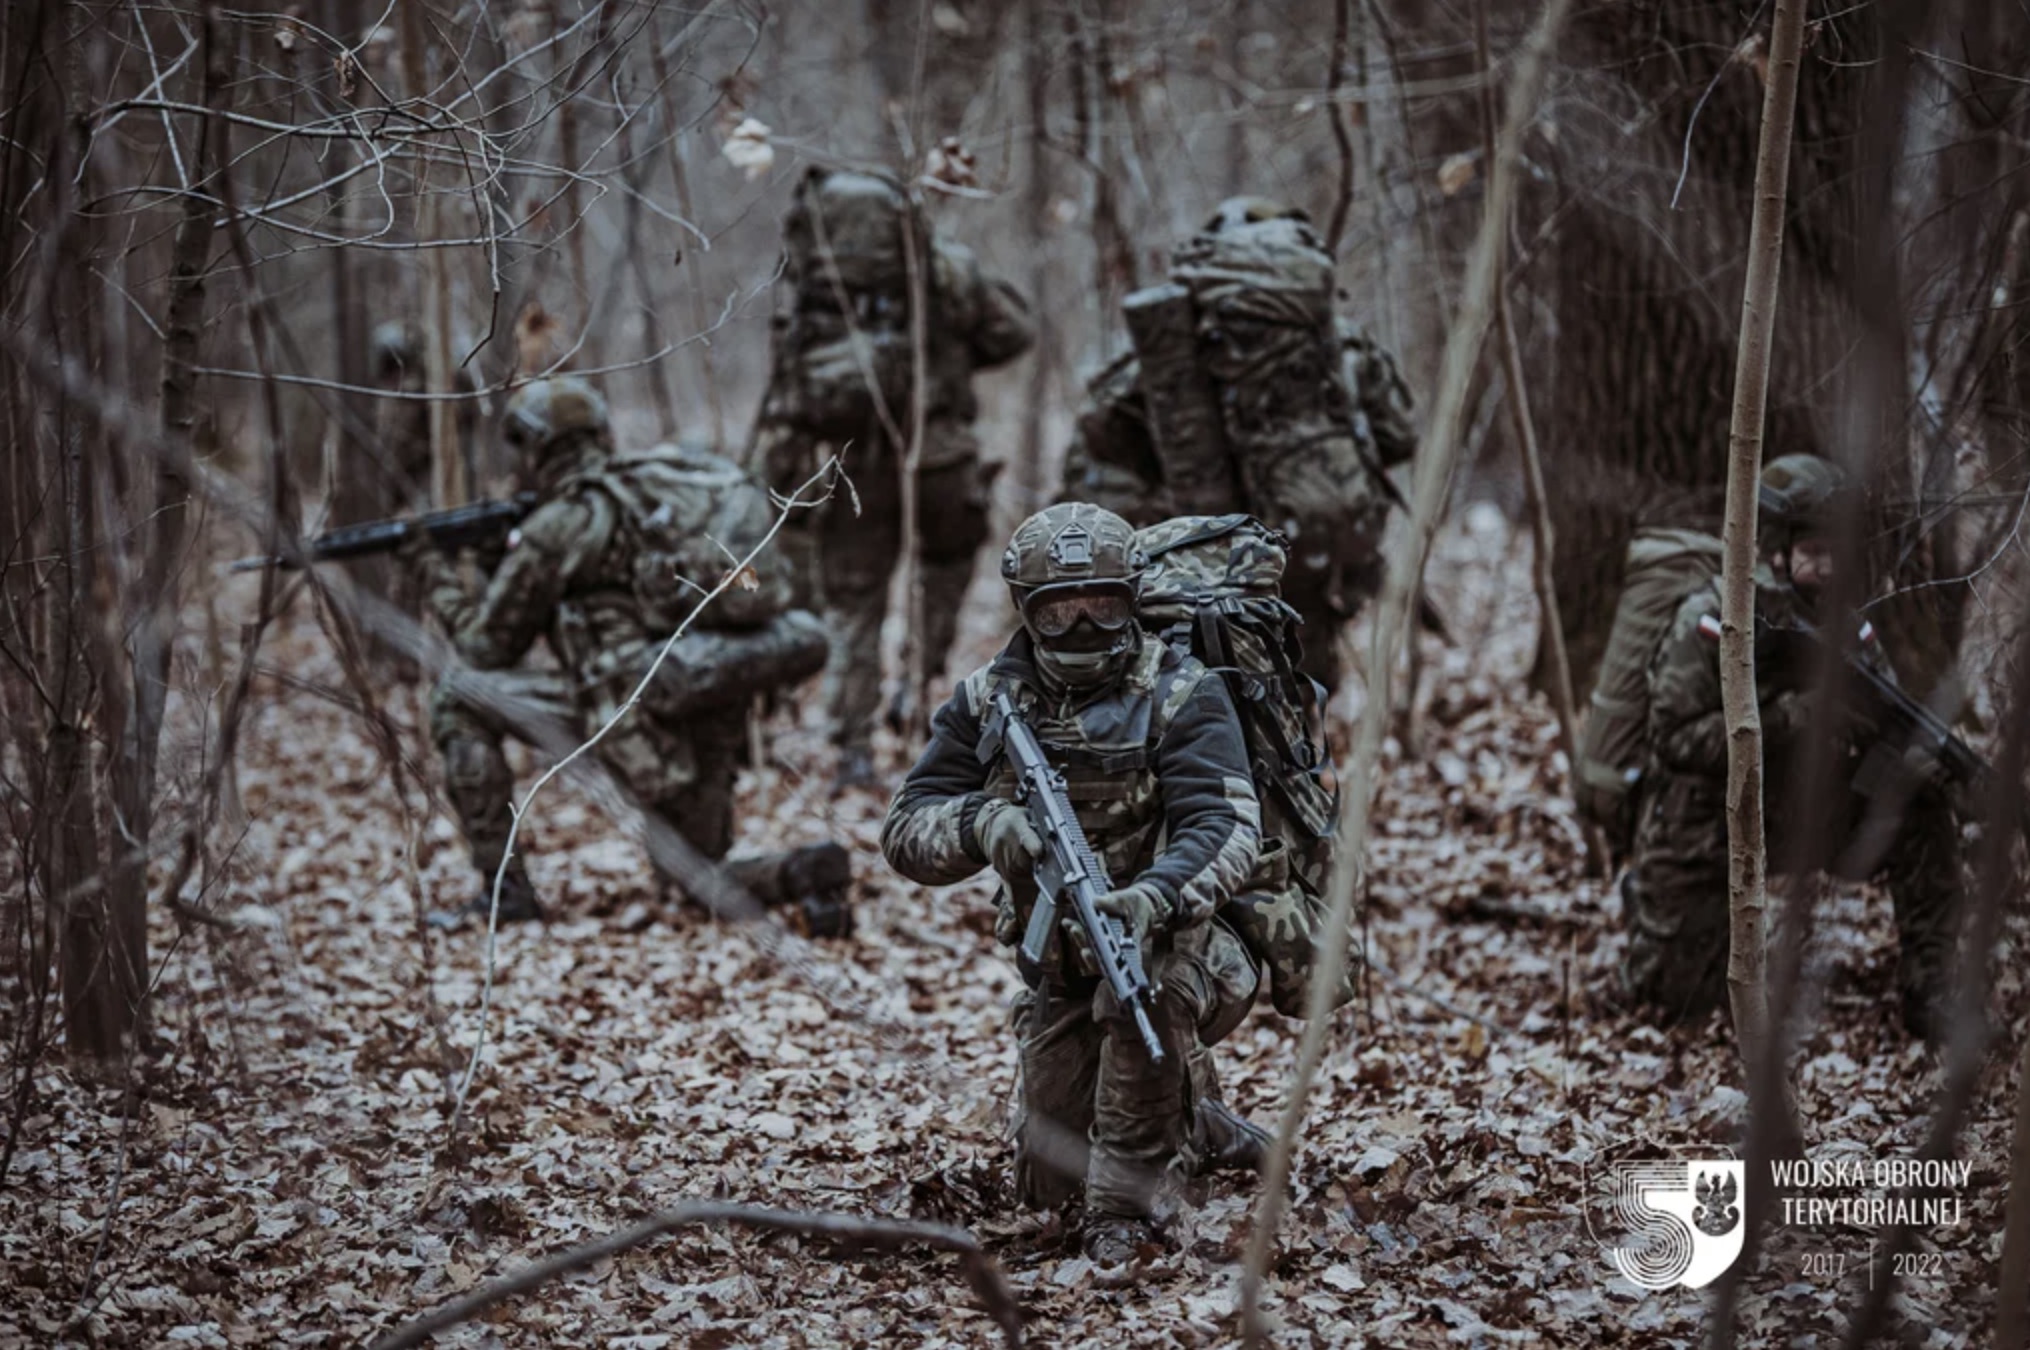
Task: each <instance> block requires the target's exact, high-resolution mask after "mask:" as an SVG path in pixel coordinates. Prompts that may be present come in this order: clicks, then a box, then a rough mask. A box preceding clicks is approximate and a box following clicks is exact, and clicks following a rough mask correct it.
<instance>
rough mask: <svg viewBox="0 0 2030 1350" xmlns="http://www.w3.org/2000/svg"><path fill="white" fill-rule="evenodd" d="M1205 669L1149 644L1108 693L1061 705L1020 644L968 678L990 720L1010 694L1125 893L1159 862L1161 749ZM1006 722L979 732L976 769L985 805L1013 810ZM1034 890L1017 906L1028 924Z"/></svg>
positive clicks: (995, 721)
mask: <svg viewBox="0 0 2030 1350" xmlns="http://www.w3.org/2000/svg"><path fill="white" fill-rule="evenodd" d="M1206 675H1207V672H1206V669H1205V667H1204V666H1203V665H1201V664H1200V663H1199V662H1198V661H1196V660H1194V659H1192V658H1190V657H1179V656H1178V655H1177V654H1176V653H1174V652H1172V651H1171V650H1170V649H1169V648H1167V647H1165V646H1164V645H1163V644H1162V643H1161V642H1159V641H1157V640H1156V639H1155V638H1153V637H1146V636H1145V637H1144V638H1143V639H1142V645H1141V648H1140V650H1139V651H1137V652H1136V653H1135V655H1134V658H1133V662H1132V664H1130V666H1129V667H1128V670H1127V672H1126V673H1125V674H1123V675H1122V676H1121V678H1120V679H1119V680H1117V681H1116V682H1115V683H1114V684H1113V685H1112V686H1110V687H1109V688H1108V689H1107V690H1106V691H1105V692H1104V693H1101V694H1097V695H1094V696H1092V697H1090V698H1087V699H1083V700H1082V699H1080V698H1078V697H1076V696H1073V697H1071V698H1067V699H1056V698H1053V697H1051V696H1050V695H1048V694H1046V693H1044V692H1043V690H1042V687H1041V682H1040V681H1039V679H1038V678H1037V675H1036V673H1035V668H1034V667H1033V666H1032V665H1031V664H1030V647H1029V639H1028V636H1027V635H1026V634H1021V635H1018V636H1017V637H1016V639H1015V641H1013V642H1011V643H1010V644H1009V645H1008V647H1007V649H1006V650H1004V651H1003V652H1002V653H1001V655H1000V656H998V657H996V658H995V659H994V661H993V663H992V664H991V665H989V666H988V667H987V668H986V669H985V670H982V671H980V672H978V673H976V674H974V675H972V676H970V677H968V681H967V683H968V684H969V685H970V686H971V688H970V690H969V697H970V701H971V703H972V706H973V707H975V708H979V709H988V710H991V709H992V708H993V706H994V703H993V700H994V696H995V695H996V694H998V693H1001V692H1003V691H1006V692H1007V693H1008V694H1009V696H1010V698H1011V700H1012V701H1013V702H1014V704H1015V707H1016V710H1017V711H1018V712H1020V713H1021V714H1022V716H1023V718H1024V719H1025V720H1026V721H1027V722H1028V723H1029V727H1030V730H1032V731H1034V732H1035V733H1036V739H1037V741H1038V742H1039V743H1040V744H1041V745H1042V746H1043V751H1044V753H1045V754H1046V755H1048V756H1049V757H1050V762H1051V763H1052V764H1053V765H1054V766H1056V767H1057V769H1058V770H1059V771H1060V772H1062V773H1063V774H1064V779H1065V791H1066V795H1068V796H1069V797H1070V798H1071V805H1072V810H1073V811H1075V812H1076V813H1077V814H1078V823H1079V825H1080V826H1081V827H1082V828H1083V829H1084V830H1085V833H1086V839H1087V841H1088V842H1089V843H1091V844H1092V846H1093V852H1094V853H1096V854H1097V855H1099V858H1100V861H1101V862H1103V863H1104V864H1106V868H1107V875H1108V876H1109V877H1110V878H1112V879H1113V881H1114V882H1115V883H1116V884H1119V885H1126V884H1127V883H1129V882H1131V881H1133V880H1134V879H1135V878H1136V877H1137V876H1140V875H1141V874H1142V873H1143V872H1145V871H1147V870H1148V868H1149V867H1150V865H1151V864H1152V863H1154V862H1155V860H1156V851H1157V845H1158V843H1159V842H1160V840H1159V836H1160V835H1161V834H1162V829H1163V794H1162V790H1161V787H1160V785H1159V784H1158V782H1157V779H1156V748H1157V746H1158V745H1160V744H1161V743H1162V740H1163V737H1164V735H1165V733H1167V732H1168V731H1169V730H1170V724H1171V722H1172V721H1174V720H1175V719H1176V716H1177V713H1178V710H1179V709H1181V708H1183V706H1184V704H1185V702H1186V701H1187V700H1188V699H1189V698H1190V697H1191V694H1192V691H1193V690H1195V689H1196V688H1197V687H1198V682H1199V681H1200V680H1202V679H1205V678H1206ZM1002 735H1003V730H1002V726H1001V719H1000V717H999V715H998V714H995V713H993V712H991V711H988V712H987V713H986V715H985V720H984V722H983V723H982V725H981V728H980V741H979V756H980V763H981V764H982V765H983V766H985V767H986V768H987V771H988V773H987V783H986V789H985V790H986V792H987V794H988V795H989V796H993V797H1003V798H1006V799H1008V800H1011V801H1012V800H1013V799H1014V797H1015V770H1014V768H1013V767H1012V766H1011V765H1010V764H1009V763H1008V758H1007V756H1006V755H1005V754H1004V753H1003V750H1002ZM1034 896H1035V893H1034V891H1033V890H1030V891H1028V893H1026V894H1023V893H1020V892H1018V894H1017V896H1016V899H1017V902H1018V907H1019V908H1020V910H1021V912H1022V917H1023V919H1024V921H1025V922H1026V921H1027V918H1028V906H1029V903H1030V901H1031V900H1033V899H1034Z"/></svg>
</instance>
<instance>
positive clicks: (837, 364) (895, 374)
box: [770, 168, 932, 440]
mask: <svg viewBox="0 0 2030 1350" xmlns="http://www.w3.org/2000/svg"><path fill="white" fill-rule="evenodd" d="M910 230H914V231H915V232H916V241H917V248H916V257H917V260H918V265H919V266H921V267H923V268H924V269H925V276H926V278H928V277H929V276H930V275H931V269H932V261H931V256H932V255H931V248H930V234H929V230H928V229H927V227H926V226H925V224H924V222H923V220H922V218H921V213H920V212H919V211H918V210H917V209H916V207H915V206H914V204H913V203H911V202H910V201H909V199H908V197H907V196H906V195H905V194H904V193H903V191H902V189H901V188H900V187H899V186H897V185H896V184H895V183H893V182H891V181H890V180H888V179H886V178H882V177H877V176H875V175H873V174H864V173H848V172H835V171H830V170H825V169H817V168H814V169H812V170H811V171H810V172H809V173H808V174H806V175H805V176H804V179H803V181H802V182H801V183H799V184H798V185H797V190H796V198H795V200H794V201H793V202H792V203H791V206H790V209H789V213H788V215H786V216H785V217H784V218H783V225H782V236H783V252H784V257H783V285H782V288H781V294H782V296H783V302H782V303H781V304H779V306H778V313H777V315H776V319H775V324H776V332H775V341H776V384H775V386H774V388H772V389H771V391H770V401H771V405H772V406H771V408H770V411H771V413H772V415H774V416H777V417H780V418H782V419H783V420H785V421H788V422H791V423H793V424H794V425H796V426H797V427H798V428H799V429H801V430H803V431H804V432H806V433H807V434H809V435H812V436H817V437H821V438H824V439H829V440H844V439H848V438H851V437H856V436H865V435H867V434H868V433H869V431H870V430H873V429H877V428H879V427H880V425H881V419H882V414H883V412H884V411H885V412H886V414H887V417H888V419H890V420H892V421H893V422H894V423H895V425H896V426H898V427H900V426H903V425H905V424H906V423H907V421H908V417H909V382H910V376H911V369H912V352H911V347H910V337H909V244H908V238H907V234H906V231H910Z"/></svg>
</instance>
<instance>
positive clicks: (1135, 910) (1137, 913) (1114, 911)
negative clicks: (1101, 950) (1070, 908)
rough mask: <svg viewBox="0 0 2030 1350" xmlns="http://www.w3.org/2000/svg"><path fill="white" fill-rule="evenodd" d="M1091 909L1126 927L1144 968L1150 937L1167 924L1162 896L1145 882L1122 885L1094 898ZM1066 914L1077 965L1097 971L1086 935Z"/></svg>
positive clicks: (1147, 956) (1167, 909) (1091, 971)
mask: <svg viewBox="0 0 2030 1350" xmlns="http://www.w3.org/2000/svg"><path fill="white" fill-rule="evenodd" d="M1093 909H1094V910H1096V911H1097V912H1099V913H1101V914H1104V915H1106V916H1108V917H1109V918H1114V919H1119V920H1120V921H1121V926H1122V927H1123V928H1125V929H1126V930H1127V932H1128V936H1129V937H1130V938H1132V939H1133V940H1134V943H1135V946H1136V947H1137V948H1138V949H1139V950H1140V951H1141V953H1142V965H1143V966H1144V968H1146V967H1147V966H1148V964H1149V956H1150V952H1149V938H1150V936H1151V935H1152V934H1154V933H1156V932H1158V931H1160V930H1161V929H1164V928H1166V927H1168V926H1169V917H1170V906H1169V905H1167V904H1165V903H1164V901H1163V897H1162V896H1161V895H1159V894H1157V892H1156V889H1155V888H1154V887H1153V886H1144V885H1134V886H1122V887H1120V888H1118V889H1116V890H1111V891H1108V892H1107V893H1106V894H1105V895H1103V896H1101V897H1100V898H1099V899H1097V900H1095V901H1093ZM1066 917H1067V918H1069V919H1070V922H1068V923H1066V924H1065V927H1066V928H1067V929H1068V930H1069V931H1070V933H1071V939H1072V943H1071V945H1072V950H1073V951H1074V952H1075V953H1076V954H1077V958H1078V968H1079V969H1080V970H1081V971H1084V972H1085V973H1087V974H1093V973H1095V972H1097V971H1098V970H1099V963H1098V962H1097V961H1096V960H1094V959H1093V949H1092V943H1091V942H1090V941H1089V940H1088V939H1087V938H1086V932H1085V929H1084V928H1082V927H1080V926H1079V924H1078V921H1077V920H1076V919H1075V918H1071V916H1069V915H1067V916H1066Z"/></svg>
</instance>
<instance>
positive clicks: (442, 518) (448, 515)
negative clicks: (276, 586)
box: [232, 492, 540, 572]
mask: <svg viewBox="0 0 2030 1350" xmlns="http://www.w3.org/2000/svg"><path fill="white" fill-rule="evenodd" d="M538 500H540V499H539V498H538V497H537V496H536V494H535V493H533V492H522V493H517V494H516V495H515V496H512V497H509V498H507V499H506V500H504V501H479V502H469V503H467V504H466V505H464V506H452V507H447V508H445V509H444V510H442V511H425V512H424V513H423V514H422V515H420V516H397V517H396V518H395V519H393V520H369V521H366V522H365V523H363V524H359V525H343V526H340V527H339V528H338V529H335V530H326V531H325V532H324V533H323V534H320V535H315V536H313V537H312V538H310V539H308V540H306V541H305V542H304V545H303V554H302V560H303V561H309V562H314V563H317V562H341V561H343V560H345V559H347V558H365V557H368V556H370V555H372V554H375V553H393V552H394V551H395V550H396V549H398V548H400V547H402V546H403V545H404V544H406V543H408V542H409V541H410V540H411V539H415V538H418V537H427V538H428V539H429V540H430V542H431V543H432V544H435V545H436V546H437V547H438V548H440V549H442V550H444V551H445V552H446V553H451V552H455V551H456V550H458V549H461V548H474V547H477V546H478V545H481V544H487V543H491V542H493V541H494V540H496V539H499V538H500V537H501V536H503V535H505V534H506V533H507V532H508V531H509V530H512V529H513V528H514V527H515V526H517V525H519V524H521V523H522V521H523V520H524V519H525V518H526V517H527V516H528V514H529V513H530V512H531V511H534V510H535V509H536V503H537V502H538ZM298 561H299V560H298V559H296V558H289V557H280V556H277V557H272V558H267V557H263V558H242V559H240V560H239V561H238V562H236V563H234V564H233V566H232V570H233V571H235V572H253V571H257V570H259V569H260V568H263V567H266V566H267V565H268V564H270V563H273V564H274V565H275V566H277V567H294V566H296V565H297V562H298Z"/></svg>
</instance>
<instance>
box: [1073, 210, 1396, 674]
mask: <svg viewBox="0 0 2030 1350" xmlns="http://www.w3.org/2000/svg"><path fill="white" fill-rule="evenodd" d="M1264 227H1266V228H1270V229H1282V228H1284V227H1287V229H1286V231H1285V233H1286V235H1287V237H1279V238H1277V239H1273V240H1267V241H1265V244H1264V246H1263V247H1262V248H1261V249H1260V250H1258V251H1256V252H1254V253H1253V254H1251V255H1249V256H1248V257H1247V258H1246V259H1245V260H1244V261H1245V265H1241V266H1234V265H1232V264H1231V262H1230V261H1223V260H1221V259H1220V258H1218V257H1216V256H1214V257H1208V256H1205V255H1206V254H1207V250H1208V248H1209V247H1210V246H1211V244H1212V243H1213V242H1214V241H1216V240H1217V239H1218V238H1219V237H1220V236H1221V233H1222V231H1231V230H1236V229H1241V230H1245V229H1250V228H1253V229H1261V228H1264ZM1286 263H1287V265H1288V266H1287V270H1289V271H1290V272H1291V273H1292V275H1289V276H1285V275H1283V274H1282V271H1283V270H1285V264H1286ZM1180 288H1181V289H1183V290H1188V291H1190V292H1191V295H1192V300H1191V302H1190V307H1191V311H1192V315H1193V317H1190V318H1187V319H1181V320H1175V321H1173V322H1188V323H1195V325H1196V329H1195V344H1193V345H1194V346H1195V353H1194V354H1193V356H1186V357H1185V358H1184V359H1186V360H1192V359H1194V356H1195V363H1196V366H1197V372H1198V377H1199V379H1200V380H1202V381H1206V382H1209V383H1207V386H1206V388H1205V389H1204V391H1203V395H1204V397H1206V398H1207V399H1209V400H1210V401H1209V402H1208V403H1207V404H1206V406H1205V408H1204V409H1203V412H1202V415H1201V417H1200V419H1199V420H1200V421H1201V422H1206V423H1215V424H1217V425H1216V426H1213V427H1212V428H1211V429H1210V430H1205V431H1200V432H1198V434H1203V435H1207V436H1209V437H1210V438H1212V439H1213V440H1215V441H1218V440H1222V439H1223V440H1224V441H1225V443H1226V446H1227V450H1226V454H1227V455H1229V456H1231V457H1232V460H1233V462H1232V463H1231V464H1230V465H1228V466H1227V467H1226V468H1225V470H1224V472H1223V473H1221V474H1220V475H1219V476H1220V477H1222V478H1224V479H1225V480H1226V482H1225V484H1224V485H1221V484H1218V483H1214V484H1211V485H1210V489H1211V490H1210V491H1208V490H1207V487H1208V485H1206V484H1199V485H1195V486H1193V487H1191V488H1186V487H1185V486H1184V485H1182V484H1178V483H1173V482H1171V481H1169V479H1170V473H1169V472H1168V471H1167V470H1166V461H1165V456H1164V454H1163V453H1162V451H1161V449H1160V444H1159V443H1160V437H1159V436H1158V435H1157V433H1156V431H1155V429H1154V428H1153V427H1152V423H1151V410H1150V406H1149V396H1150V395H1149V391H1148V390H1147V389H1146V388H1145V385H1147V384H1148V383H1149V379H1148V376H1147V375H1146V373H1145V359H1144V357H1143V356H1142V355H1141V354H1139V348H1138V351H1137V352H1136V353H1131V354H1129V355H1127V356H1124V357H1122V358H1120V359H1119V360H1117V361H1115V362H1114V363H1113V364H1112V365H1110V366H1109V367H1107V368H1106V369H1105V370H1103V371H1102V372H1101V373H1100V374H1099V375H1098V376H1097V377H1095V378H1094V379H1093V381H1092V383H1091V385H1090V386H1089V389H1088V397H1087V401H1086V404H1085V406H1084V408H1083V409H1082V410H1081V412H1080V414H1079V417H1078V420H1077V422H1076V424H1075V427H1074V431H1073V436H1072V441H1071V444H1070V446H1069V447H1068V448H1067V450H1066V453H1065V468H1064V488H1063V493H1062V496H1063V499H1065V500H1082V501H1091V502H1096V503H1098V504H1100V505H1102V506H1105V507H1107V508H1108V509H1110V510H1112V511H1115V512H1117V513H1118V514H1120V515H1122V516H1124V517H1125V518H1126V519H1128V520H1129V521H1131V522H1133V523H1134V524H1137V525H1150V524H1154V523H1156V522H1157V521H1160V520H1163V519H1166V518H1168V517H1170V516H1174V515H1187V514H1206V515H1217V514H1222V513H1224V512H1228V511H1234V510H1242V511H1247V512H1249V513H1250V514H1253V515H1255V516H1258V517H1260V518H1261V519H1262V520H1263V521H1264V522H1266V523H1267V524H1268V525H1269V526H1271V527H1272V528H1274V529H1277V530H1279V531H1281V532H1282V533H1284V534H1285V535H1286V536H1287V537H1289V539H1290V540H1291V542H1292V549H1291V559H1290V566H1289V569H1288V570H1287V571H1286V572H1285V574H1284V576H1283V583H1282V587H1283V597H1284V598H1285V599H1286V600H1288V601H1289V602H1290V604H1291V605H1292V606H1293V607H1294V608H1295V609H1296V610H1297V612H1298V613H1299V614H1300V615H1302V616H1303V618H1304V621H1305V630H1304V631H1305V639H1306V640H1305V644H1304V645H1305V653H1304V657H1305V659H1304V668H1305V671H1306V673H1307V674H1309V675H1311V676H1312V677H1313V678H1314V679H1317V680H1319V681H1320V682H1321V683H1323V684H1325V685H1326V686H1327V687H1331V686H1333V685H1334V684H1336V683H1337V681H1338V678H1339V669H1338V661H1337V654H1336V653H1335V652H1334V650H1333V645H1334V644H1333V641H1332V638H1333V636H1334V634H1336V632H1337V631H1338V628H1339V625H1340V624H1341V623H1342V622H1343V621H1344V620H1346V619H1347V618H1350V617H1351V616H1352V615H1353V614H1354V613H1355V612H1356V611H1357V610H1358V609H1359V607H1360V605H1361V603H1362V602H1363V601H1364V600H1365V599H1366V598H1367V597H1368V596H1369V595H1371V594H1373V593H1374V592H1375V591H1376V590H1378V589H1379V587H1380V583H1381V571H1380V567H1381V557H1380V545H1381V538H1382V533H1383V530H1384V528H1385V526H1386V523H1387V516H1388V508H1389V505H1390V503H1391V501H1393V500H1394V490H1393V487H1392V486H1391V485H1389V484H1388V483H1387V482H1386V480H1385V478H1384V476H1383V473H1382V471H1383V470H1384V469H1387V468H1390V467H1393V466H1395V465H1398V464H1401V463H1404V462H1406V461H1408V460H1409V459H1410V457H1411V456H1412V455H1413V454H1414V453H1415V451H1416V448H1417V431H1416V427H1415V424H1414V422H1413V421H1412V418H1411V408H1412V400H1411V397H1410V391H1409V388H1408V386H1407V385H1405V384H1404V382H1403V379H1402V376H1401V375H1400V373H1399V372H1398V371H1397V369H1396V363H1395V360H1394V358H1392V357H1391V356H1390V355H1389V353H1388V352H1387V351H1385V350H1384V349H1383V348H1382V347H1381V346H1380V345H1379V344H1378V343H1376V342H1375V341H1374V340H1373V339H1372V338H1371V337H1369V336H1368V335H1367V334H1366V333H1364V332H1363V331H1362V330H1361V329H1359V328H1358V327H1356V326H1355V325H1353V324H1351V323H1349V322H1347V321H1345V320H1343V319H1335V318H1332V317H1331V315H1330V305H1331V300H1332V285H1331V263H1330V259H1329V257H1328V256H1326V255H1325V254H1324V253H1323V250H1322V245H1319V244H1318V243H1317V241H1316V238H1315V236H1314V235H1312V234H1311V233H1310V230H1309V226H1308V224H1307V223H1306V222H1304V220H1303V217H1302V215H1301V213H1297V212H1292V211H1288V210H1286V209H1285V208H1283V207H1280V206H1278V205H1276V204H1275V203H1271V202H1263V201H1261V200H1259V199H1254V198H1237V199H1235V200H1233V201H1230V202H1227V203H1225V204H1223V205H1222V206H1221V208H1220V211H1219V214H1218V215H1216V216H1215V217H1214V219H1213V220H1212V221H1211V222H1209V223H1208V225H1207V227H1206V229H1205V230H1204V231H1203V232H1201V233H1200V234H1199V235H1197V236H1194V237H1193V239H1191V240H1188V241H1186V242H1185V244H1183V245H1182V246H1180V248H1179V249H1178V251H1177V257H1176V258H1175V260H1174V261H1173V283H1172V285H1171V286H1168V287H1159V288H1152V289H1151V291H1149V292H1138V293H1137V296H1141V295H1149V294H1155V293H1156V292H1158V291H1163V290H1178V289H1180ZM1136 299H1137V297H1136V296H1131V297H1130V298H1129V304H1130V307H1131V308H1132V307H1133V305H1134V303H1135V301H1136ZM1130 326H1131V328H1133V327H1134V323H1133V319H1132V317H1131V325H1130ZM1182 336H1184V337H1186V338H1187V339H1188V338H1190V337H1192V336H1194V335H1192V334H1185V335H1182ZM1321 338H1322V339H1323V341H1322V344H1321ZM1141 340H1142V339H1141V338H1140V337H1139V336H1138V343H1139V342H1140V341H1141ZM1321 345H1323V346H1324V347H1325V348H1326V349H1327V350H1326V351H1325V352H1322V353H1321V352H1320V351H1319V347H1320V346H1321ZM1172 378H1173V379H1175V378H1176V376H1175V373H1174V372H1173V375H1172ZM1180 401H1188V400H1179V399H1177V398H1176V397H1174V396H1170V395H1166V402H1168V403H1172V404H1174V403H1177V402H1180Z"/></svg>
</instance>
